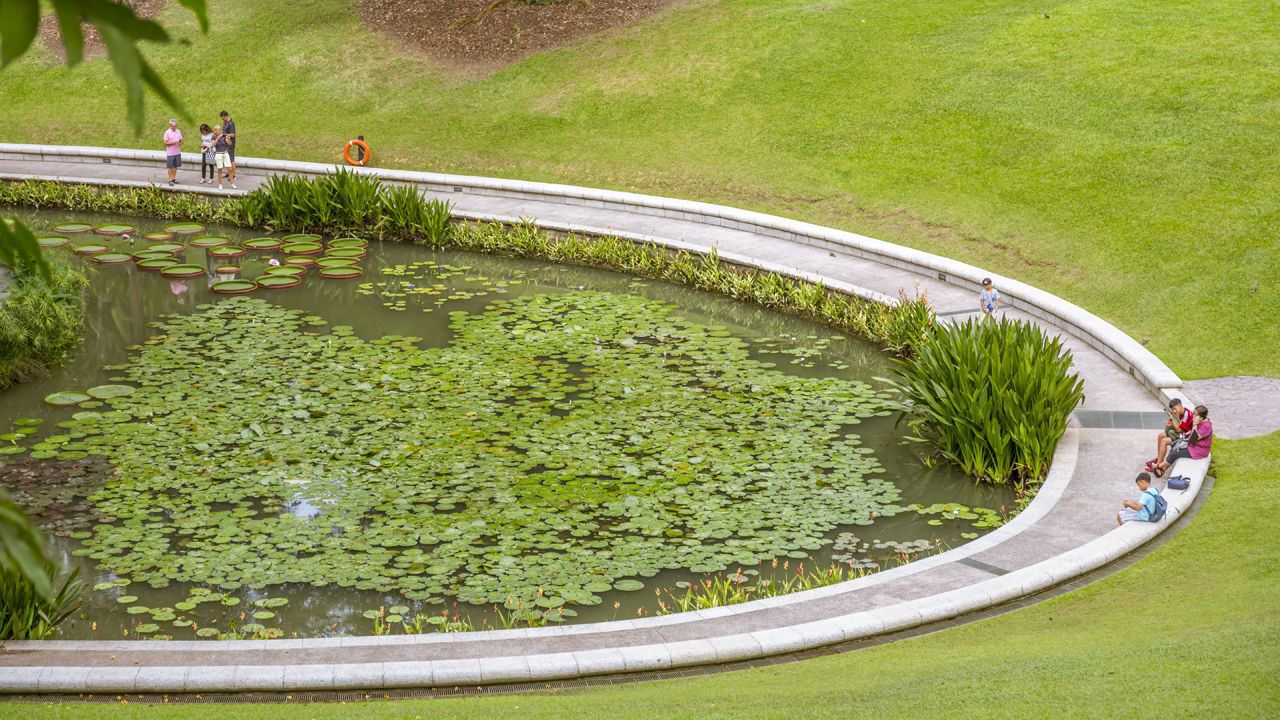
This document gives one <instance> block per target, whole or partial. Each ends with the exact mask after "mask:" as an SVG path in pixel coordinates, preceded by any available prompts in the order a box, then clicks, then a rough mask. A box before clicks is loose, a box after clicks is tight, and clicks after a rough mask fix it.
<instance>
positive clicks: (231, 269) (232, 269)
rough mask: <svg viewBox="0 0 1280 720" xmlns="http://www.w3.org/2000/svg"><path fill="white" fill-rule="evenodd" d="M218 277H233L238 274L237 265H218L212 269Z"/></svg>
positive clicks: (238, 267) (238, 268)
mask: <svg viewBox="0 0 1280 720" xmlns="http://www.w3.org/2000/svg"><path fill="white" fill-rule="evenodd" d="M213 271H214V272H215V273H217V274H219V275H235V274H236V273H238V272H240V266H239V265H219V266H217V267H215V268H214V269H213Z"/></svg>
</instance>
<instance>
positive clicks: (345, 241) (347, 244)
mask: <svg viewBox="0 0 1280 720" xmlns="http://www.w3.org/2000/svg"><path fill="white" fill-rule="evenodd" d="M329 247H330V248H367V247H369V241H368V240H365V239H363V238H356V237H345V238H338V239H336V240H331V241H329Z"/></svg>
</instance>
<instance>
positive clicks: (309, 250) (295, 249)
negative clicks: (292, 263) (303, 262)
mask: <svg viewBox="0 0 1280 720" xmlns="http://www.w3.org/2000/svg"><path fill="white" fill-rule="evenodd" d="M323 250H324V248H323V247H322V246H321V245H320V243H318V242H292V243H285V244H284V245H281V246H280V251H281V252H286V253H289V254H290V255H319V254H320V253H321V252H322V251H323Z"/></svg>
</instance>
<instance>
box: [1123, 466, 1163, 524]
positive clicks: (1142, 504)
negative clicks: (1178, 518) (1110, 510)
mask: <svg viewBox="0 0 1280 720" xmlns="http://www.w3.org/2000/svg"><path fill="white" fill-rule="evenodd" d="M1134 482H1136V483H1137V484H1138V489H1139V490H1141V491H1142V495H1140V496H1139V497H1138V500H1137V502H1135V501H1133V500H1125V501H1124V509H1123V510H1121V511H1120V512H1119V513H1117V514H1116V522H1118V523H1119V524H1121V525H1124V524H1125V523H1127V522H1130V521H1132V520H1139V521H1141V522H1154V521H1153V520H1152V518H1154V517H1156V515H1157V507H1158V505H1159V503H1160V491H1159V490H1156V489H1155V488H1153V487H1151V475H1149V474H1147V473H1138V479H1137V480H1134Z"/></svg>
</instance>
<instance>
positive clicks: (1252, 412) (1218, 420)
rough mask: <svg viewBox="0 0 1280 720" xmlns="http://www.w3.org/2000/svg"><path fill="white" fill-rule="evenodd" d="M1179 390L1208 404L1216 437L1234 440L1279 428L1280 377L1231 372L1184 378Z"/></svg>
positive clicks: (1189, 398) (1205, 404)
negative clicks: (1205, 377)
mask: <svg viewBox="0 0 1280 720" xmlns="http://www.w3.org/2000/svg"><path fill="white" fill-rule="evenodd" d="M1182 391H1183V392H1184V393H1186V395H1187V399H1188V400H1190V401H1192V402H1193V403H1195V404H1197V405H1204V406H1205V407H1207V408H1209V418H1210V419H1211V420H1213V431H1214V433H1216V434H1217V435H1218V436H1219V437H1222V438H1226V439H1228V440H1237V439H1239V438H1250V437H1257V436H1259V435H1270V434H1271V433H1273V432H1275V431H1277V430H1280V379H1277V378H1269V377H1259V376H1257V375H1234V376H1231V377H1220V378H1209V379H1207V380H1186V381H1184V382H1183V383H1182Z"/></svg>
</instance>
